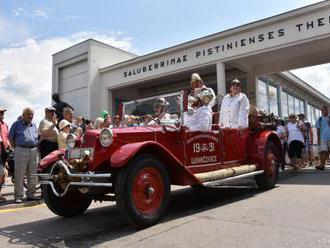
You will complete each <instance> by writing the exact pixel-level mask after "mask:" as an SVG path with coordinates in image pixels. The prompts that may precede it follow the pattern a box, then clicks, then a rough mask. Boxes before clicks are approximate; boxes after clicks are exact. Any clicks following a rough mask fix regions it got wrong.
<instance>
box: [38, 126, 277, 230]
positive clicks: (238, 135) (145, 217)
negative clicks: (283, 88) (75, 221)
mask: <svg viewBox="0 0 330 248" xmlns="http://www.w3.org/2000/svg"><path fill="white" fill-rule="evenodd" d="M111 131H112V136H113V137H112V143H111V145H109V146H108V147H104V146H102V144H101V142H100V135H101V130H90V131H87V132H86V133H85V134H84V135H83V137H82V138H81V139H80V140H79V141H77V143H76V144H77V145H78V148H79V149H82V150H83V149H84V148H88V149H91V150H92V151H93V154H92V155H91V156H89V157H88V158H87V160H85V161H81V159H80V160H79V163H80V164H83V165H84V166H85V167H84V168H85V169H83V170H81V169H80V171H79V170H78V171H77V170H74V169H73V172H72V175H73V174H74V173H78V174H79V175H82V174H84V175H83V176H82V177H81V178H84V180H81V181H79V180H78V181H79V182H77V180H76V179H75V180H72V178H71V176H67V175H66V176H67V177H66V179H65V180H66V181H65V180H64V181H65V182H64V183H63V180H62V182H61V183H57V182H56V180H58V178H59V176H60V172H61V173H62V174H61V175H63V171H65V170H62V171H61V169H57V170H58V171H56V169H53V170H52V172H51V173H49V171H50V170H51V168H52V167H54V164H56V163H57V162H58V161H59V160H60V161H63V163H64V164H66V165H67V166H68V168H70V167H71V168H74V166H71V164H72V161H74V162H76V161H77V160H76V159H69V158H67V157H66V156H67V154H66V151H65V150H59V151H55V152H53V153H51V154H49V155H48V156H47V157H45V158H44V159H43V160H42V161H41V162H40V164H39V167H38V172H39V173H41V174H40V175H39V180H40V181H41V182H42V184H44V185H43V192H44V195H46V197H45V198H46V199H45V201H46V203H47V205H48V207H49V208H50V209H51V210H52V211H53V212H55V213H56V214H58V215H62V216H71V215H75V214H78V213H81V212H83V211H84V210H85V209H81V210H80V211H77V212H75V211H73V210H72V211H71V212H70V211H69V213H67V212H66V211H65V210H63V209H62V208H64V206H65V207H66V208H71V205H72V204H73V200H72V202H71V203H70V197H71V196H70V194H71V193H70V192H71V191H76V188H78V187H80V189H81V188H85V189H84V190H81V191H82V192H84V193H82V192H79V197H81V199H84V200H85V199H86V198H88V199H89V200H92V199H94V200H106V199H110V200H116V201H117V204H118V205H119V208H120V209H121V211H122V213H124V216H125V217H126V218H127V219H128V220H129V221H130V222H131V223H133V224H134V225H135V226H138V227H145V226H148V225H151V224H154V223H156V222H157V221H158V220H159V219H160V217H161V216H162V215H163V214H164V211H165V209H166V206H167V204H168V199H167V198H168V194H169V192H168V191H169V185H195V186H197V185H199V186H203V185H204V186H207V185H208V183H211V184H210V185H213V184H214V183H217V182H219V183H221V181H222V180H223V179H228V178H230V179H235V178H240V177H242V176H243V177H244V175H251V176H255V177H256V180H257V184H258V185H259V186H260V187H261V188H272V187H274V185H275V183H276V178H277V172H278V164H279V163H280V162H281V161H282V160H283V153H282V146H281V143H280V140H279V138H278V136H277V135H276V133H274V132H273V131H269V130H263V129H261V130H254V131H253V130H250V129H245V130H243V131H242V130H238V129H221V128H219V126H218V125H213V127H212V131H209V132H190V131H189V130H187V129H186V128H185V127H180V128H176V127H174V126H169V125H162V126H145V127H127V128H114V129H112V130H111ZM153 163H154V164H155V166H154V165H153ZM63 166H64V165H63ZM244 166H250V167H251V168H252V170H253V171H251V168H250V169H249V171H243V172H240V173H236V172H233V173H232V174H231V176H229V177H226V176H223V174H226V173H231V172H230V171H231V170H230V169H231V168H234V169H236V168H238V170H240V168H243V167H244ZM47 171H48V172H47ZM45 173H46V174H45ZM47 173H48V174H47ZM70 173H71V172H70ZM208 173H211V174H212V173H213V174H214V175H215V176H214V175H213V174H212V175H211V174H210V175H209V174H208ZM219 173H220V174H221V175H220V174H219ZM251 173H252V174H251ZM55 174H56V176H55ZM64 174H66V173H64ZM218 174H219V175H218ZM47 175H48V176H47ZM50 175H51V176H50ZM70 175H71V174H70ZM88 175H96V176H98V175H100V177H102V176H101V175H111V176H109V178H107V176H104V178H102V180H101V181H97V180H96V181H95V180H94V179H93V178H92V177H91V178H90V177H88ZM228 175H229V174H228ZM73 176H76V177H77V175H73ZM55 177H56V178H55ZM201 178H204V179H203V180H202V179H201ZM205 178H211V179H210V181H207V180H209V179H205ZM212 178H213V179H212ZM216 178H218V179H217V180H215V179H216ZM219 178H221V179H220V180H219ZM205 180H206V181H205ZM51 181H52V183H50V182H51ZM167 181H168V182H167ZM69 182H72V183H73V184H74V183H75V185H72V186H71V187H70V188H72V189H70V188H69V187H68V186H67V185H68V183H69ZM88 182H90V184H88ZM56 183H57V184H58V185H56ZM79 183H81V184H79ZM97 183H100V185H99V186H97ZM51 184H53V185H51ZM63 184H64V187H63ZM94 184H95V186H97V187H94ZM106 184H109V185H108V186H109V187H108V186H107V185H106ZM59 185H62V189H61V187H59ZM50 186H51V187H50ZM65 186H66V187H67V188H65ZM51 188H52V190H51ZM68 188H69V189H68ZM70 190H71V191H70ZM63 191H65V193H66V194H65V195H64V194H63ZM126 191H127V192H128V193H127V192H126ZM54 192H55V195H54ZM61 192H62V195H61V194H60V193H61ZM67 192H68V193H67ZM72 194H73V193H72ZM75 194H78V193H75ZM109 195H110V196H111V197H107V196H109ZM71 198H72V199H76V195H74V196H72V197H71ZM79 199H80V198H79ZM63 202H64V203H63ZM87 202H88V201H87ZM86 205H88V206H89V204H88V203H86ZM88 206H87V207H88ZM76 208H77V207H76ZM86 209H87V208H86ZM72 212H73V213H72Z"/></svg>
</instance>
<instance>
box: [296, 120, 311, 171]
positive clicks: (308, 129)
mask: <svg viewBox="0 0 330 248" xmlns="http://www.w3.org/2000/svg"><path fill="white" fill-rule="evenodd" d="M298 117H299V120H300V121H301V122H302V123H303V124H304V125H305V132H304V133H303V134H304V138H305V148H304V153H303V162H304V163H303V165H304V166H311V165H312V162H313V161H312V125H311V123H310V122H308V121H306V117H305V115H304V114H299V115H298Z"/></svg>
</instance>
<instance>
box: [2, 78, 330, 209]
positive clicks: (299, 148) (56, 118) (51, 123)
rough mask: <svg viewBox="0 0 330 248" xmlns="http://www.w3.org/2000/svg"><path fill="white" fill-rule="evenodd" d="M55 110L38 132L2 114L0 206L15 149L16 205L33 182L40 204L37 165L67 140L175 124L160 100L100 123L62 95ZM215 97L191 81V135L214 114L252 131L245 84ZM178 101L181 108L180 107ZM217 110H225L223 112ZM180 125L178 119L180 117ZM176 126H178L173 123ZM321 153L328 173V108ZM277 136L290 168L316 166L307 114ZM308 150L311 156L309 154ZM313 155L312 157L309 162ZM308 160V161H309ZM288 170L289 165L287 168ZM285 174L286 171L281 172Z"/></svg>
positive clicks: (225, 123) (29, 118) (103, 117)
mask: <svg viewBox="0 0 330 248" xmlns="http://www.w3.org/2000/svg"><path fill="white" fill-rule="evenodd" d="M52 99H53V101H54V102H55V105H54V106H49V107H47V108H45V116H44V119H43V120H42V121H41V122H40V123H39V126H38V127H37V126H36V125H35V123H34V122H33V117H34V111H33V109H31V108H25V109H24V110H23V112H22V115H21V116H20V117H19V118H18V119H17V120H16V121H15V122H14V123H13V124H12V126H11V127H10V129H9V127H8V125H7V124H6V122H5V121H4V114H5V112H6V109H4V108H0V154H1V159H0V201H1V200H2V201H4V200H6V199H5V197H3V196H2V195H1V186H2V185H3V183H4V181H5V175H6V172H5V168H6V167H8V163H7V162H8V156H9V153H10V151H11V150H13V149H14V168H15V169H14V177H15V185H14V197H15V202H16V203H21V202H22V201H23V198H24V188H23V179H24V178H25V177H26V179H27V185H28V186H27V191H26V200H27V201H30V200H36V199H38V198H37V197H36V195H35V193H36V177H35V176H33V175H34V174H36V172H37V171H36V168H37V164H38V162H39V160H40V159H42V158H44V157H45V156H47V155H48V154H49V153H51V152H52V151H55V150H58V149H65V148H66V138H67V136H68V134H70V133H72V134H75V135H77V136H80V135H82V134H83V133H85V132H86V131H87V130H90V129H102V128H118V127H132V126H133V127H134V126H148V125H155V124H159V123H161V122H163V121H165V122H166V121H170V120H173V116H171V115H170V114H169V113H168V112H167V107H168V102H167V101H166V99H165V98H163V97H160V98H157V99H156V100H155V101H154V105H153V110H154V112H153V113H151V114H144V115H141V116H138V115H125V116H124V117H123V118H122V120H121V117H120V116H118V115H115V116H113V117H111V116H110V115H109V113H108V112H107V111H106V110H104V111H102V112H101V114H100V117H98V118H96V119H95V120H94V121H91V120H87V119H86V118H84V117H82V116H77V117H76V118H74V108H73V107H72V106H70V105H69V104H68V103H66V102H64V101H62V100H61V99H60V97H59V95H58V94H56V93H55V94H53V96H52ZM216 100H217V98H216V96H215V94H214V91H213V90H212V89H211V88H209V87H207V86H206V85H205V84H204V82H203V80H202V79H201V77H200V76H199V75H198V74H197V73H193V74H192V76H191V92H190V95H189V97H188V109H187V111H186V112H184V115H183V119H184V127H185V128H186V130H188V131H210V130H211V129H212V123H213V121H214V120H213V118H212V117H213V112H212V109H213V110H214V109H216V111H219V112H220V118H219V122H218V125H219V126H220V127H221V128H235V129H238V130H242V129H246V128H248V126H249V111H250V104H249V100H248V98H247V96H246V95H245V94H244V93H242V92H241V83H240V81H239V80H238V79H234V80H233V81H232V82H231V85H230V92H229V93H228V94H227V95H225V96H224V98H223V100H222V101H221V103H220V104H219V102H218V105H216ZM178 102H179V101H177V105H179V103H178ZM217 106H220V108H219V107H217ZM175 118H176V119H178V115H176V117H175ZM173 123H174V122H173ZM315 126H316V128H317V130H318V137H319V139H318V140H319V143H320V149H321V153H320V154H321V155H320V163H319V164H318V165H317V166H316V168H317V169H321V170H322V169H324V168H325V161H326V159H327V158H328V156H329V153H328V151H329V150H330V117H329V113H328V108H327V107H326V106H325V107H323V109H322V117H320V118H319V119H318V121H317V123H316V125H315ZM276 133H277V134H278V136H279V137H280V139H281V141H282V145H283V149H284V152H285V153H287V152H288V155H289V158H290V162H289V163H290V164H291V165H292V166H293V167H294V168H295V169H298V168H300V167H302V166H303V164H304V163H307V164H308V163H310V164H311V163H312V160H313V158H312V157H313V156H312V154H311V145H312V144H313V142H312V135H311V125H310V123H308V122H306V121H305V116H304V115H303V114H301V115H299V119H297V117H296V116H295V115H294V114H291V115H290V116H289V119H288V122H287V123H284V121H283V120H278V121H277V130H276ZM303 150H305V153H304V152H303ZM303 154H307V156H305V157H304V156H303ZM303 158H305V159H303ZM282 166H284V165H282ZM281 169H282V170H283V169H284V167H282V168H281Z"/></svg>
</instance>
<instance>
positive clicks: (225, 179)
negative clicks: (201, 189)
mask: <svg viewBox="0 0 330 248" xmlns="http://www.w3.org/2000/svg"><path fill="white" fill-rule="evenodd" d="M262 173H264V170H259V171H253V172H250V173H246V174H242V175H238V176H233V177H227V178H224V179H220V180H217V181H212V182H205V183H203V186H205V187H213V186H219V184H220V185H221V184H222V183H228V182H232V181H236V180H239V179H243V178H247V177H253V176H255V175H259V174H262Z"/></svg>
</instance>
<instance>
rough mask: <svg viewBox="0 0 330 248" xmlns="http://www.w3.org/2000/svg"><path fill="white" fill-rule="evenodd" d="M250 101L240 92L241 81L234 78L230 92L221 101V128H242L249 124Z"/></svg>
mask: <svg viewBox="0 0 330 248" xmlns="http://www.w3.org/2000/svg"><path fill="white" fill-rule="evenodd" d="M249 108H250V103H249V100H248V98H247V96H246V95H245V94H244V93H242V92H241V82H240V81H239V80H238V79H237V78H236V79H234V80H233V81H232V82H231V86H230V93H229V94H227V95H226V96H225V97H224V98H223V101H222V104H221V108H220V120H219V125H220V127H223V128H238V129H243V128H247V127H248V126H249V119H248V116H249Z"/></svg>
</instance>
